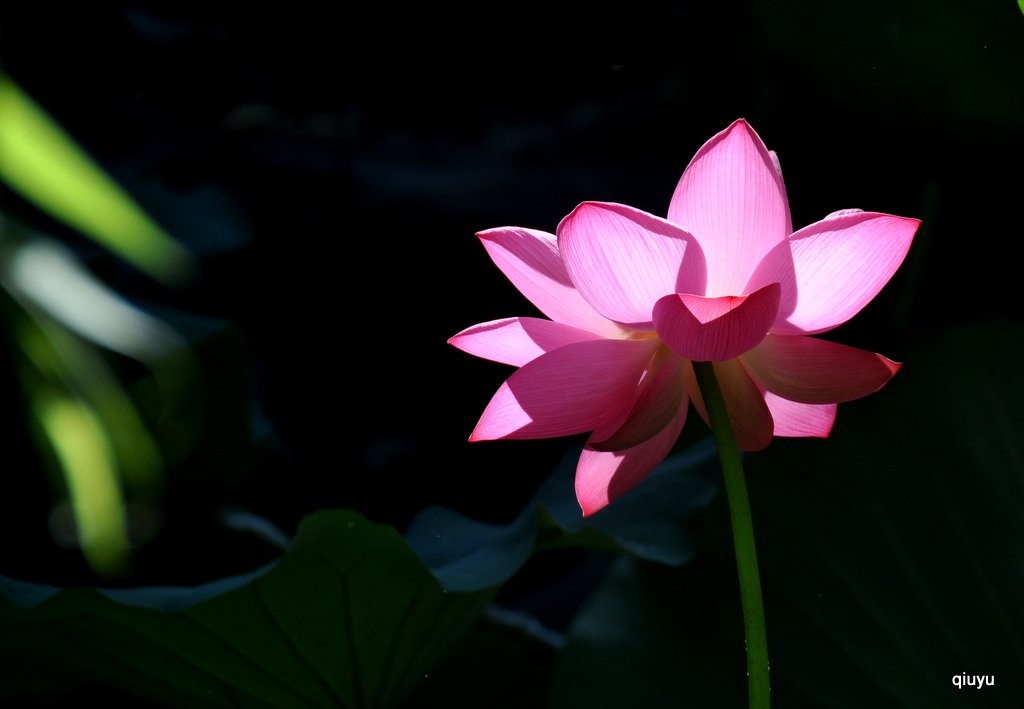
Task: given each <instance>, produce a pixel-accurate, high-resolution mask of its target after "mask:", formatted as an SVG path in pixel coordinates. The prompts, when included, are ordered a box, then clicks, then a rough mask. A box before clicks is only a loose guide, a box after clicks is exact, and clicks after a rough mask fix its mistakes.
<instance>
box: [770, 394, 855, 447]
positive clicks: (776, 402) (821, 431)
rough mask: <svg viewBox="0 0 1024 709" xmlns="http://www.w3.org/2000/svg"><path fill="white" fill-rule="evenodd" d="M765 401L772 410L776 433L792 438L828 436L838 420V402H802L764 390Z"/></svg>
mask: <svg viewBox="0 0 1024 709" xmlns="http://www.w3.org/2000/svg"><path fill="white" fill-rule="evenodd" d="M764 403H765V404H767V405H768V410H769V411H771V412H772V420H773V421H774V422H775V435H776V436H787V437H792V438H801V437H813V438H828V434H829V433H831V432H832V424H834V423H835V421H836V409H837V408H838V405H837V404H800V403H797V402H796V401H790V400H789V399H783V398H782V397H781V396H776V395H775V394H772V393H771V392H770V391H766V392H764Z"/></svg>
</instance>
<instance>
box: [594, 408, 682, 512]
mask: <svg viewBox="0 0 1024 709" xmlns="http://www.w3.org/2000/svg"><path fill="white" fill-rule="evenodd" d="M686 406H687V404H686V401H685V399H684V400H683V402H682V405H681V406H680V407H679V409H678V410H677V411H676V412H675V414H674V415H673V416H672V418H671V419H669V421H668V423H667V424H666V426H665V427H664V428H663V429H661V431H659V432H658V433H657V434H655V435H654V436H652V437H651V438H648V439H647V440H646V441H644V442H643V443H640V444H639V445H636V446H632V447H630V448H626V449H624V450H619V451H603V450H597V449H595V448H592V447H591V446H589V445H588V446H587V447H586V448H584V449H583V453H582V454H581V455H580V461H579V463H578V464H577V466H576V499H577V500H578V501H579V503H580V507H581V508H582V509H583V516H584V517H589V516H590V515H592V514H594V513H595V512H598V511H599V510H601V509H603V508H604V507H606V506H607V505H608V503H609V502H611V501H612V500H614V499H615V498H617V497H620V496H622V495H623V494H625V493H626V492H629V491H630V490H632V489H633V488H634V487H636V486H637V485H638V484H639V483H640V481H642V480H643V479H644V478H645V477H647V474H648V473H650V472H651V471H652V470H653V469H654V468H655V467H656V466H657V465H658V464H659V463H661V461H663V460H664V459H665V456H667V455H668V454H669V452H670V451H671V450H672V446H673V445H675V442H676V439H677V438H679V433H680V432H681V431H682V430H683V424H684V423H685V422H686Z"/></svg>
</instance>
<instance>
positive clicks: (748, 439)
mask: <svg viewBox="0 0 1024 709" xmlns="http://www.w3.org/2000/svg"><path fill="white" fill-rule="evenodd" d="M714 367H715V376H716V377H717V378H718V386H719V387H720V388H721V390H722V396H723V398H724V399H725V408H726V411H728V413H729V423H731V424H732V432H733V435H734V436H735V437H736V445H737V446H739V448H740V450H744V451H759V450H762V449H764V448H767V447H768V444H769V443H771V442H772V435H773V433H774V423H773V421H772V414H771V411H769V409H768V405H767V404H765V401H764V396H763V395H762V394H761V390H760V389H758V387H757V384H755V383H754V381H753V380H752V379H751V378H750V375H749V374H747V372H746V370H745V369H744V368H743V365H742V364H740V360H738V359H732V360H729V361H728V362H715V363H714ZM684 375H685V379H686V391H687V392H688V393H689V395H690V400H691V401H692V402H693V406H694V408H695V409H697V413H698V414H700V417H701V418H702V419H704V423H706V424H708V425H709V426H710V425H711V422H710V420H709V419H708V412H707V409H705V408H704V399H703V397H702V396H701V393H700V387H699V386H698V385H697V378H696V377H695V376H694V374H693V367H686V369H685V370H684Z"/></svg>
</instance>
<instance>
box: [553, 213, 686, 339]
mask: <svg viewBox="0 0 1024 709" xmlns="http://www.w3.org/2000/svg"><path fill="white" fill-rule="evenodd" d="M558 248H559V251H560V252H561V254H562V260H563V261H564V262H565V268H566V270H567V271H568V273H569V277H570V278H571V279H572V282H573V284H575V286H576V288H577V289H578V290H579V292H580V294H581V295H582V296H583V297H584V298H586V300H587V302H589V303H590V304H591V305H592V306H593V307H594V309H595V310H597V311H598V312H599V313H601V314H602V315H604V316H605V317H606V318H609V319H610V320H615V321H617V322H620V323H623V324H626V325H630V326H633V327H636V328H640V329H645V328H646V329H649V328H650V327H651V317H652V316H651V311H652V310H653V308H654V303H655V302H656V301H657V300H658V298H660V297H662V296H663V295H667V294H669V293H681V292H687V293H703V292H704V258H703V256H702V255H701V253H700V249H699V247H697V246H696V242H695V241H694V240H693V237H692V236H690V235H689V234H687V233H686V232H685V231H683V230H682V229H680V228H679V227H678V226H676V225H674V224H670V223H669V222H667V221H666V220H664V219H662V218H660V217H655V216H654V215H651V214H648V213H646V212H643V211H640V210H639V209H634V208H633V207H627V206H625V205H621V204H609V203H603V202H584V203H583V204H581V205H579V206H578V207H576V209H574V210H573V211H572V213H571V214H569V216H567V217H566V218H565V219H563V220H562V223H561V224H559V225H558Z"/></svg>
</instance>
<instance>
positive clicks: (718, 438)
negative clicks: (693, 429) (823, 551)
mask: <svg viewBox="0 0 1024 709" xmlns="http://www.w3.org/2000/svg"><path fill="white" fill-rule="evenodd" d="M693 371H694V373H695V374H696V375H697V384H698V385H699V386H700V391H701V396H702V397H703V399H704V406H705V408H706V409H707V412H708V418H709V419H710V420H711V430H712V432H713V433H714V435H715V445H716V446H717V447H718V458H719V460H720V461H721V463H722V475H723V477H724V478H725V494H726V497H727V498H728V500H729V517H730V518H731V519H732V537H733V544H734V546H735V547H736V569H737V571H738V572H739V579H740V599H741V601H742V604H743V628H744V632H745V633H746V638H747V682H748V689H749V694H750V707H751V709H768V707H769V706H770V705H771V697H770V694H769V693H770V691H771V690H770V686H769V683H768V636H767V634H766V632H765V623H764V603H763V601H762V600H761V577H760V575H759V574H758V571H757V549H756V548H755V545H754V522H753V519H752V518H751V516H750V499H749V497H748V496H747V483H746V480H745V479H744V476H743V465H742V463H741V462H740V452H739V449H738V448H737V447H736V438H735V436H734V435H733V432H732V425H731V424H730V423H729V414H728V412H727V411H726V408H725V399H724V398H723V397H722V390H721V389H720V388H719V386H718V379H717V378H716V377H715V370H714V367H713V365H712V363H711V362H694V363H693Z"/></svg>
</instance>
